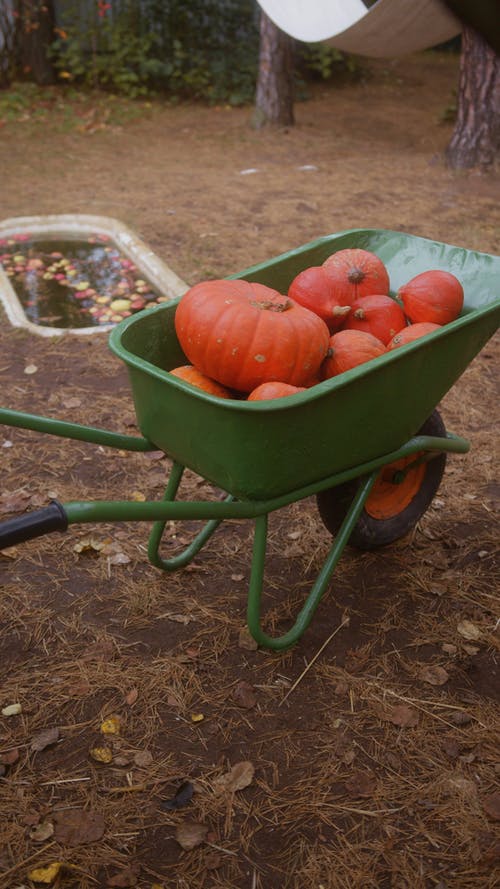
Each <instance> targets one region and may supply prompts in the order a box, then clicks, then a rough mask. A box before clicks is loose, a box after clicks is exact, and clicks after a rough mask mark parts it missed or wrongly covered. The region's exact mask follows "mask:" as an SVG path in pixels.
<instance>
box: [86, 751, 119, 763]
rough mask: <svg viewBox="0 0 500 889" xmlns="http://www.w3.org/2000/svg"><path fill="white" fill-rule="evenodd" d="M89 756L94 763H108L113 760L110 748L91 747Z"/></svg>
mask: <svg viewBox="0 0 500 889" xmlns="http://www.w3.org/2000/svg"><path fill="white" fill-rule="evenodd" d="M90 755H91V757H92V759H95V761H96V762H103V763H109V762H111V761H112V759H113V751H112V750H111V747H92V750H91V751H90Z"/></svg>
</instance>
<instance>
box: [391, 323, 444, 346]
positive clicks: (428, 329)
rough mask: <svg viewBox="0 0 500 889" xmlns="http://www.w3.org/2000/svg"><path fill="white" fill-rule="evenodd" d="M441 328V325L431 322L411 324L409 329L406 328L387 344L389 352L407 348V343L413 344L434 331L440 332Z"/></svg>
mask: <svg viewBox="0 0 500 889" xmlns="http://www.w3.org/2000/svg"><path fill="white" fill-rule="evenodd" d="M441 326H442V325H441V324H432V322H430V321H420V322H418V323H417V324H409V325H408V327H404V328H403V330H400V331H399V333H397V334H396V336H393V338H392V340H391V341H390V342H389V343H388V344H387V351H389V350H392V349H397V348H398V347H399V346H406V344H407V343H412V342H413V341H414V340H418V339H420V337H422V336H425V335H426V334H427V333H432V332H433V330H439V329H440V327H441Z"/></svg>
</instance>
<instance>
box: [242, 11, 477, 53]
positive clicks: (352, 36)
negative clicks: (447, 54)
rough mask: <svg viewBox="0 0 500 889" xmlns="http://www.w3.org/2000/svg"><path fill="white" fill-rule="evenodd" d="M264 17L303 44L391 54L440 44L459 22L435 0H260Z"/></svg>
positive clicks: (449, 37) (356, 51) (459, 29)
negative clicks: (368, 3)
mask: <svg viewBox="0 0 500 889" xmlns="http://www.w3.org/2000/svg"><path fill="white" fill-rule="evenodd" d="M259 4H260V6H261V7H262V9H263V10H264V12H265V13H266V14H267V15H268V16H269V18H270V19H271V20H272V21H273V22H274V23H275V24H276V25H277V26H278V27H279V28H280V29H281V30H282V31H284V32H285V33H286V34H289V35H290V36H291V37H294V38H295V39H296V40H301V41H303V42H304V43H319V42H321V43H327V44H330V45H331V46H334V47H336V48H337V49H340V50H342V51H343V52H349V53H354V54H355V55H361V56H371V57H372V58H394V57H396V56H401V55H407V54H408V53H412V52H418V51H419V50H422V49H428V48H429V47H431V46H436V44H438V43H444V42H445V41H446V40H450V39H451V38H452V37H455V36H456V35H457V34H459V33H460V31H461V29H462V25H461V23H460V21H459V19H457V18H455V16H453V15H452V14H451V12H450V11H449V10H448V9H447V7H446V6H445V5H444V3H442V2H440V0H377V2H376V3H375V4H374V5H373V6H371V7H370V8H369V9H368V8H367V6H366V5H365V4H364V3H363V2H362V0H259Z"/></svg>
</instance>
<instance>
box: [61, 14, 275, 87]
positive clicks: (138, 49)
mask: <svg viewBox="0 0 500 889" xmlns="http://www.w3.org/2000/svg"><path fill="white" fill-rule="evenodd" d="M258 44H259V32H258V9H257V5H256V4H255V3H254V2H252V0H191V2H189V3H187V2H186V0H169V2H162V0H115V2H113V3H105V2H103V0H97V2H95V0H89V2H88V3H86V4H85V3H74V4H64V20H63V21H62V22H61V28H60V29H59V36H58V39H57V40H56V41H55V43H54V44H53V47H52V56H53V59H54V64H55V66H56V68H57V69H58V71H59V76H60V77H61V78H63V79H67V80H72V81H76V82H78V83H81V84H83V85H85V86H90V87H100V88H104V89H110V90H113V91H115V92H119V93H123V94H125V95H127V96H131V97H135V96H139V95H144V94H146V93H151V92H158V91H161V92H164V93H167V94H171V95H172V96H175V97H179V98H185V97H189V98H195V99H203V100H205V101H209V102H212V103H216V102H230V103H232V104H241V103H244V102H247V101H250V100H251V99H252V98H253V94H254V91H255V82H256V75H257V64H258Z"/></svg>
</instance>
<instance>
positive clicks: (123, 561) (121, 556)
mask: <svg viewBox="0 0 500 889" xmlns="http://www.w3.org/2000/svg"><path fill="white" fill-rule="evenodd" d="M130 561H131V560H130V556H127V554H126V553H113V554H112V555H111V556H108V562H109V564H110V565H128V563H129V562H130Z"/></svg>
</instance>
